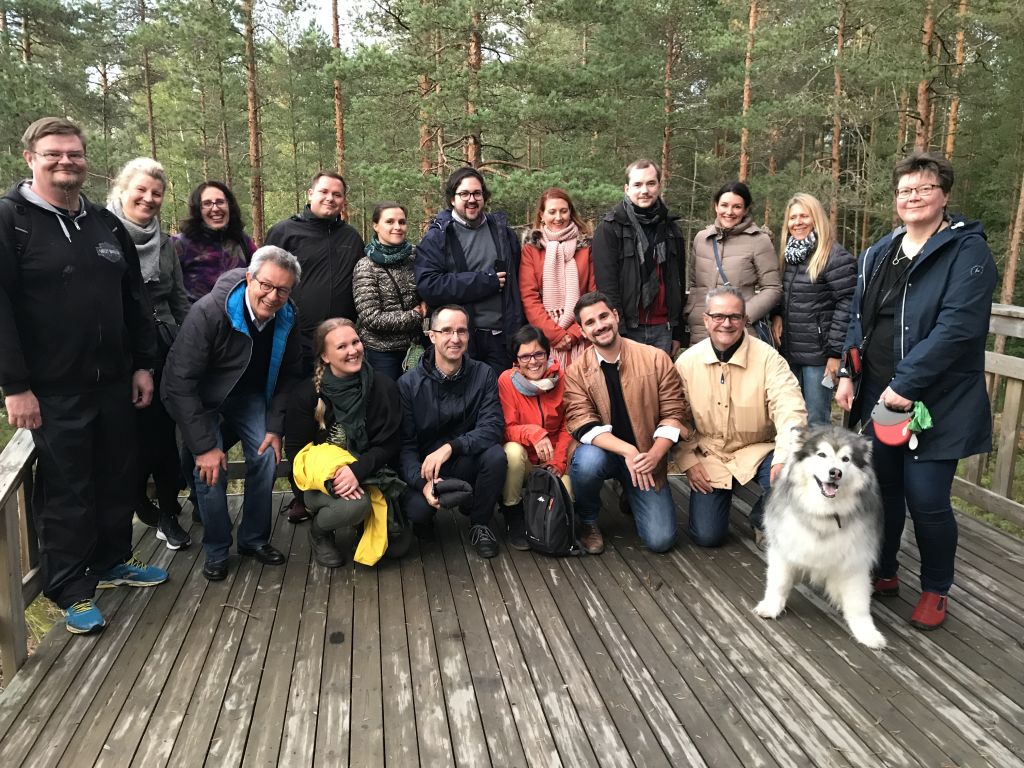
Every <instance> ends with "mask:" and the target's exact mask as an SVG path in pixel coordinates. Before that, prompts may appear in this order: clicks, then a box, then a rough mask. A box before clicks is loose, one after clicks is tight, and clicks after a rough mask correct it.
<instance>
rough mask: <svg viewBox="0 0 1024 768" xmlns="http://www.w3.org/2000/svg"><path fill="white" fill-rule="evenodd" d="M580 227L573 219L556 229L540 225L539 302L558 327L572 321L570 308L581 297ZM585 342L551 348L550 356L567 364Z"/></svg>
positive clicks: (566, 325)
mask: <svg viewBox="0 0 1024 768" xmlns="http://www.w3.org/2000/svg"><path fill="white" fill-rule="evenodd" d="M579 236H580V231H579V228H578V227H577V226H576V224H575V223H574V222H570V223H569V226H567V227H566V228H565V229H562V230H559V231H558V232H551V231H550V230H549V229H548V228H547V227H544V226H542V227H541V228H540V243H541V245H543V246H544V282H543V284H542V286H541V302H542V303H543V305H544V309H545V310H546V311H547V313H548V317H550V318H551V319H552V320H554V321H555V323H557V324H558V327H559V328H568V327H569V326H570V325H572V324H573V322H574V320H575V318H574V317H573V313H572V311H573V309H574V308H575V307H576V302H577V301H579V298H580V273H579V270H578V269H577V268H576V244H577V241H578V240H579ZM583 346H584V344H583V342H582V341H580V342H579V343H578V344H574V345H573V346H572V347H571V348H570V349H567V350H557V349H553V350H551V352H552V356H553V357H554V358H555V359H556V360H558V361H559V362H560V363H561V364H562V366H568V365H569V363H570V362H572V360H573V358H574V357H576V356H577V355H578V354H579V352H580V350H582V348H583Z"/></svg>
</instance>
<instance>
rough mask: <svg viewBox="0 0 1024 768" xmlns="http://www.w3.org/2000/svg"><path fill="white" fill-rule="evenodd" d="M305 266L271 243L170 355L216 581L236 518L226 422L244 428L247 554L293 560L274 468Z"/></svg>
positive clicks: (167, 397)
mask: <svg viewBox="0 0 1024 768" xmlns="http://www.w3.org/2000/svg"><path fill="white" fill-rule="evenodd" d="M300 274H301V267H300V266H299V263H298V261H297V260H296V259H295V257H294V256H292V255H291V254H290V253H288V252H287V251H285V250H283V249H281V248H278V247H277V246H273V245H265V246H263V247H262V248H260V249H258V250H257V251H256V253H254V254H253V257H252V261H251V262H250V264H249V268H248V271H246V270H242V269H233V270H231V271H229V272H225V273H224V274H223V275H222V276H221V277H220V279H219V280H218V281H217V284H216V285H215V286H214V289H213V290H212V291H211V292H210V293H208V294H207V295H206V296H204V297H202V298H201V299H200V300H199V301H197V302H196V303H195V304H194V305H193V307H192V310H191V311H190V312H189V314H188V317H186V318H185V322H184V324H183V325H182V326H181V330H180V331H179V333H178V337H177V338H176V339H175V341H174V345H173V346H172V347H171V351H170V354H169V355H168V356H167V366H166V368H165V370H164V378H163V382H162V383H161V387H160V395H161V398H162V400H163V402H164V405H165V406H166V408H167V412H168V413H170V414H171V416H172V417H173V418H174V420H175V421H176V422H177V424H178V428H179V429H180V430H181V435H182V439H183V440H184V442H185V446H186V447H187V448H188V450H189V451H190V452H191V453H192V455H193V456H194V457H195V469H194V476H195V485H196V495H197V497H198V500H199V514H200V516H201V518H202V521H203V548H204V549H205V550H206V563H205V565H204V566H203V575H204V576H206V578H208V579H210V580H211V581H219V580H221V579H223V578H224V577H225V576H227V571H228V550H229V549H230V547H231V519H230V517H229V516H228V507H227V472H226V469H227V456H226V454H225V451H226V450H227V449H228V448H229V447H230V446H229V445H226V444H225V440H224V435H223V432H222V429H221V427H222V426H223V427H226V428H228V429H229V430H230V431H231V432H232V433H233V434H235V435H238V437H239V439H240V440H241V442H242V451H243V453H244V455H245V464H246V475H245V498H244V500H243V502H242V521H241V523H239V526H238V553H239V554H240V555H245V556H249V557H255V558H256V559H257V560H259V561H260V562H261V563H264V564H265V565H280V564H281V563H283V562H284V560H285V558H284V555H282V554H281V553H280V552H278V551H277V550H276V549H274V547H272V546H271V545H270V543H269V539H270V530H271V523H272V518H271V513H270V507H271V495H272V493H273V489H274V474H275V466H276V465H277V462H279V461H280V460H281V435H282V434H283V432H284V415H285V408H286V406H287V402H288V396H289V393H290V390H291V387H292V386H293V385H294V384H295V382H296V381H297V380H298V379H299V377H300V376H301V368H300V363H299V343H298V338H297V333H298V332H297V329H296V310H295V306H294V304H292V303H291V302H290V301H289V298H288V297H289V296H290V294H291V292H292V291H293V290H294V288H295V286H296V285H297V284H298V282H299V276H300Z"/></svg>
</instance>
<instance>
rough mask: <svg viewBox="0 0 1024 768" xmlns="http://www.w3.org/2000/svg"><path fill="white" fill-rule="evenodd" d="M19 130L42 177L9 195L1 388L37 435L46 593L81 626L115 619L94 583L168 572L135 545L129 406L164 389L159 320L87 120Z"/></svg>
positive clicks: (37, 506)
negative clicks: (100, 194)
mask: <svg viewBox="0 0 1024 768" xmlns="http://www.w3.org/2000/svg"><path fill="white" fill-rule="evenodd" d="M22 141H23V142H24V145H25V152H24V157H25V162H26V163H28V166H29V168H31V170H32V178H31V179H30V180H26V181H22V182H19V183H17V184H15V186H14V188H13V189H11V190H10V191H9V192H8V193H7V195H6V196H5V197H4V199H3V204H2V205H0V387H2V388H3V393H4V405H5V407H6V409H7V418H8V421H10V423H11V426H13V427H24V428H25V429H30V430H32V439H33V441H34V443H35V446H36V456H37V461H38V463H37V468H36V485H35V492H34V495H33V499H32V507H33V513H34V520H35V526H36V533H37V535H38V537H39V548H40V561H41V563H42V569H43V594H45V595H46V597H48V598H49V599H50V600H52V601H53V602H54V603H56V604H57V605H58V606H59V607H60V608H61V610H62V611H63V612H64V621H65V626H66V627H67V629H68V631H69V632H73V633H75V634H84V633H88V632H94V631H97V630H100V629H102V628H103V627H104V626H105V625H106V621H105V620H104V618H103V615H102V614H101V613H100V610H99V609H98V608H97V607H96V604H95V602H93V596H94V592H95V590H96V589H97V588H100V589H102V588H106V587H116V586H119V585H122V584H125V585H131V586H137V587H148V586H153V585H154V584H159V583H161V582H163V581H166V579H167V572H166V571H164V570H163V569H161V568H156V567H154V566H149V565H146V564H145V563H143V562H141V561H140V560H138V559H137V558H135V557H133V556H132V510H133V508H134V506H135V481H134V479H133V478H134V477H135V474H136V468H135V455H136V452H137V447H136V440H135V424H136V419H135V414H134V413H133V411H132V407H133V406H134V407H135V408H145V407H147V406H148V405H149V403H150V400H151V399H152V396H153V370H152V369H153V366H154V365H155V363H156V356H157V351H156V326H155V325H154V323H153V311H152V308H151V307H150V304H149V300H148V299H147V298H146V294H145V292H144V290H143V287H142V271H141V269H140V267H139V257H138V254H137V253H136V251H135V244H134V243H133V242H132V239H131V238H130V237H129V236H128V234H127V232H126V231H125V230H124V227H123V226H122V225H121V224H120V222H119V221H118V220H117V218H116V217H115V216H114V215H113V214H111V213H110V212H109V211H107V210H105V209H103V208H99V207H97V206H95V205H93V204H92V203H90V202H89V201H88V200H87V199H86V198H85V197H84V196H83V195H82V193H81V191H82V186H83V184H84V183H85V179H86V167H87V166H86V157H85V140H84V138H83V136H82V131H81V129H80V128H79V127H78V126H77V125H75V124H74V123H72V122H69V121H67V120H64V119H61V118H56V117H44V118H41V119H39V120H37V121H35V122H34V123H32V125H30V126H29V127H28V129H27V130H26V131H25V134H24V136H23V137H22Z"/></svg>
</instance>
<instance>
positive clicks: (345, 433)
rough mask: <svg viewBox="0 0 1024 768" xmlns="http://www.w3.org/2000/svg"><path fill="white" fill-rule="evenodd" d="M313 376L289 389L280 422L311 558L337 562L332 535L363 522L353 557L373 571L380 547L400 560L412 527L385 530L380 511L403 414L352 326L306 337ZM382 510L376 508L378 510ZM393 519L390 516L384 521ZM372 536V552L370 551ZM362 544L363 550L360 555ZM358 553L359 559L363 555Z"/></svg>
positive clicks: (335, 325) (397, 483)
mask: <svg viewBox="0 0 1024 768" xmlns="http://www.w3.org/2000/svg"><path fill="white" fill-rule="evenodd" d="M313 350H314V352H315V354H316V363H315V365H314V369H313V376H312V378H311V379H309V380H307V381H306V383H304V384H300V385H299V386H297V387H296V389H295V393H294V394H293V396H292V401H291V404H290V405H289V408H288V415H287V419H286V424H285V446H286V448H287V451H288V455H289V456H293V457H295V458H294V460H293V464H292V470H293V474H294V476H295V482H296V484H297V485H298V487H299V488H300V489H302V491H303V502H304V503H305V506H306V509H308V510H309V511H310V512H311V513H312V514H313V519H312V520H311V521H310V523H309V540H310V544H311V547H312V550H313V557H314V559H315V560H316V562H317V563H319V564H320V565H322V566H324V567H326V568H336V567H337V566H339V565H342V564H344V562H345V557H344V555H342V554H341V552H340V551H339V550H338V547H337V543H336V542H335V539H334V532H335V531H336V530H338V529H339V528H346V527H352V526H359V525H362V524H364V523H365V529H364V534H363V539H362V540H361V541H360V548H359V549H357V550H356V555H355V559H356V560H357V562H362V563H364V564H366V565H372V564H373V563H375V562H376V561H377V559H379V557H380V555H381V554H382V553H383V551H384V548H386V549H387V553H388V555H389V556H391V557H400V556H401V555H402V554H404V552H405V550H406V549H407V548H408V545H409V542H410V541H411V529H408V530H406V527H402V528H401V530H399V529H397V528H396V527H395V526H392V530H391V531H390V534H391V540H390V541H389V540H388V531H387V528H386V527H385V528H384V529H381V527H380V526H381V523H382V517H381V515H382V516H383V523H384V525H385V526H386V523H387V518H388V517H389V514H388V512H387V509H388V507H389V506H392V505H393V503H394V502H393V501H389V500H392V499H397V498H398V495H399V494H400V493H401V490H402V489H403V488H404V487H405V485H404V483H402V482H401V480H399V479H398V476H397V475H396V474H395V472H394V470H393V469H392V468H391V465H392V464H393V463H394V462H395V461H396V460H397V458H398V448H399V438H398V429H399V425H400V423H401V416H402V408H401V404H400V403H399V398H398V386H397V385H396V384H395V382H394V381H392V380H391V379H390V378H388V377H387V376H385V375H384V374H382V373H379V372H376V371H374V370H373V368H372V367H371V366H370V364H369V363H367V362H366V358H365V353H364V350H363V342H362V340H361V339H360V338H359V333H358V331H357V330H356V326H355V323H353V322H352V321H351V320H349V319H347V318H341V317H335V318H331V319H329V320H325V321H324V322H322V323H321V324H320V325H319V326H318V327H317V329H316V333H315V334H314V335H313ZM382 504H383V505H384V506H381V505H382ZM390 517H392V519H395V518H396V516H395V515H393V514H392V515H390ZM375 531H376V533H377V534H380V536H383V539H382V540H381V539H380V538H378V539H377V543H378V544H381V545H382V547H378V548H377V549H376V551H375V552H373V553H371V552H370V544H371V542H369V541H368V539H371V538H373V536H374V535H375ZM364 545H365V546H366V549H363V547H364ZM364 553H365V556H364Z"/></svg>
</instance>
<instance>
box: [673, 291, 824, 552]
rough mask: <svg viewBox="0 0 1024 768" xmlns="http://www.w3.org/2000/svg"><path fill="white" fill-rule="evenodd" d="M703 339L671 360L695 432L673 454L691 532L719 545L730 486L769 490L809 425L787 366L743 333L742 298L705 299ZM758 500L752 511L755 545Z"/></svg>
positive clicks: (716, 295)
mask: <svg viewBox="0 0 1024 768" xmlns="http://www.w3.org/2000/svg"><path fill="white" fill-rule="evenodd" d="M704 327H705V328H706V329H707V332H708V336H709V338H707V339H705V340H704V341H702V342H700V343H699V344H697V345H695V346H693V347H690V349H688V350H686V352H684V353H683V354H682V355H681V356H680V357H679V360H677V361H676V370H678V371H679V375H680V377H682V380H683V390H684V392H685V393H686V400H687V402H688V403H690V407H691V408H692V410H693V420H694V423H695V425H696V434H695V435H694V439H693V440H689V441H686V442H680V443H679V444H678V445H677V446H676V448H675V450H674V451H673V454H672V460H673V463H674V464H675V466H676V467H677V468H678V469H679V470H680V471H682V472H685V473H686V477H687V479H688V480H689V481H690V488H691V489H692V491H693V492H692V493H691V494H690V524H689V533H690V536H691V537H692V538H693V540H694V542H695V543H696V544H698V545H699V546H702V547H717V546H720V545H721V544H722V543H723V542H724V541H725V537H726V535H727V534H728V532H729V507H730V504H731V502H732V488H733V485H734V484H736V483H738V484H739V485H744V484H746V483H748V482H750V481H751V480H753V479H755V478H756V479H757V482H758V484H759V485H760V486H761V487H762V488H763V489H764V490H765V491H767V490H768V488H769V487H770V485H771V483H772V482H773V481H774V480H775V478H776V477H777V476H778V474H779V472H780V471H781V469H782V466H783V464H785V463H786V461H788V460H789V457H790V455H791V453H792V450H793V429H794V428H795V427H802V426H805V425H806V424H807V410H806V408H805V407H804V400H803V397H802V396H801V394H800V385H799V384H798V383H797V380H796V377H795V376H793V373H792V371H790V369H789V364H788V363H787V362H786V361H785V360H784V359H783V358H782V356H781V355H779V353H778V352H776V351H775V350H774V349H772V348H771V347H770V346H769V345H767V344H765V343H764V342H762V341H760V340H758V339H757V338H755V337H753V336H751V335H748V334H747V333H746V327H747V314H746V302H745V301H744V299H743V294H742V293H740V292H739V291H738V290H737V289H736V288H733V287H731V286H726V287H719V288H715V289H713V290H711V291H709V292H708V294H707V309H706V311H705V312H704ZM763 502H764V497H762V498H761V499H760V500H759V501H758V502H757V504H755V505H754V508H753V509H751V511H750V523H751V525H752V526H753V528H754V538H755V541H757V542H758V546H761V543H762V541H763V535H764V534H763V530H762V521H763V517H764V503H763Z"/></svg>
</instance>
